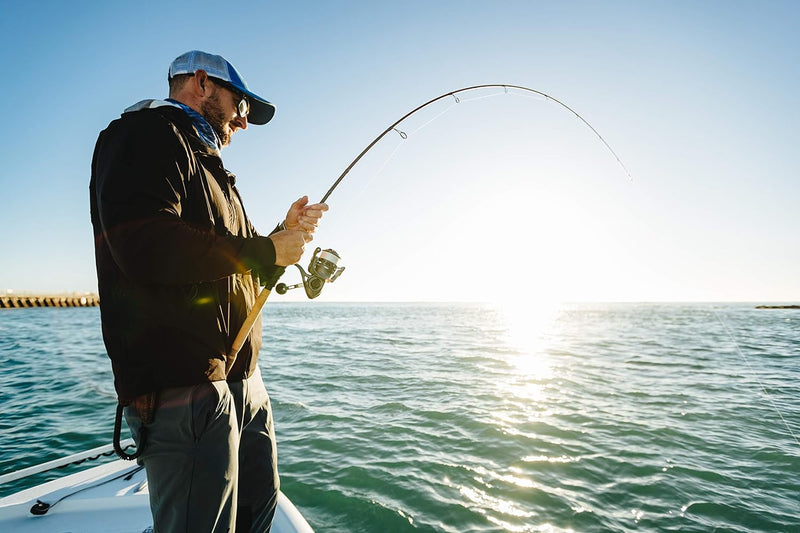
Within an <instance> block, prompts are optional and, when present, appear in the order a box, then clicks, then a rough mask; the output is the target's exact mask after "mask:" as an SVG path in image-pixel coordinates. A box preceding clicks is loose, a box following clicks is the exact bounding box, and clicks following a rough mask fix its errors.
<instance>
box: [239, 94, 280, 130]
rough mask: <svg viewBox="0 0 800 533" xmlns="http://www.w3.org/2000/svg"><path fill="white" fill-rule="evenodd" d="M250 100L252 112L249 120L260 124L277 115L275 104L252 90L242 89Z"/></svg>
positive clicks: (248, 116)
mask: <svg viewBox="0 0 800 533" xmlns="http://www.w3.org/2000/svg"><path fill="white" fill-rule="evenodd" d="M242 92H243V93H245V94H246V95H247V98H248V99H249V100H250V113H249V114H248V115H247V122H248V123H250V124H255V125H257V126H260V125H262V124H266V123H267V122H269V121H270V120H272V117H274V116H275V106H274V105H272V104H271V103H270V102H268V101H266V100H264V99H263V98H261V97H260V96H258V95H257V94H254V93H251V92H250V91H242Z"/></svg>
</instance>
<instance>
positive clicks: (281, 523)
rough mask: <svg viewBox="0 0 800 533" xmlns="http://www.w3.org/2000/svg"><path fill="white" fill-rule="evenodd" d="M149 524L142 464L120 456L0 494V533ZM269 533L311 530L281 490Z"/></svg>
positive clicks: (123, 529) (62, 532) (136, 531)
mask: <svg viewBox="0 0 800 533" xmlns="http://www.w3.org/2000/svg"><path fill="white" fill-rule="evenodd" d="M37 502H42V504H37ZM34 506H36V507H37V509H38V510H40V511H44V513H43V514H40V515H37V514H34V513H33V512H32V509H33V508H34ZM152 524H153V519H152V517H151V515H150V502H149V494H148V491H147V477H146V475H145V471H144V468H142V467H139V466H138V465H137V464H136V463H135V462H133V463H132V462H128V461H123V460H121V459H120V460H116V461H113V462H110V463H107V464H103V465H100V466H94V467H91V468H88V469H85V470H82V471H80V472H77V473H75V474H71V475H68V476H64V477H61V478H58V479H54V480H52V481H49V482H47V483H43V484H41V485H37V486H35V487H32V488H30V489H26V490H23V491H21V492H18V493H16V494H12V495H10V496H6V497H4V498H0V531H2V532H14V533H67V532H71V533H78V532H85V533H145V532H148V533H149V532H151V531H152ZM272 531H273V532H274V533H313V530H312V529H311V527H310V526H309V525H308V522H306V520H305V519H304V518H303V516H302V515H301V514H300V512H299V511H298V510H297V508H296V507H295V506H294V505H293V504H292V502H291V501H289V499H288V498H287V497H286V496H285V495H284V494H283V493H279V495H278V508H277V510H276V512H275V520H274V522H273V526H272Z"/></svg>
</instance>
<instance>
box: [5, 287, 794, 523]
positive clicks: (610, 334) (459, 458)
mask: <svg viewBox="0 0 800 533" xmlns="http://www.w3.org/2000/svg"><path fill="white" fill-rule="evenodd" d="M264 319H265V320H264V323H265V327H264V337H265V353H263V354H262V359H261V367H262V371H263V375H264V380H265V383H266V385H267V388H268V390H269V391H270V395H271V397H272V402H273V409H274V412H275V418H276V425H277V433H278V439H279V460H280V470H281V476H282V489H283V491H284V492H285V493H286V494H287V495H288V496H289V498H290V499H291V500H292V501H293V502H294V503H295V505H296V506H297V507H298V508H299V509H300V510H301V512H302V513H303V514H304V515H305V517H306V518H307V520H308V521H309V522H310V523H311V525H312V526H313V527H314V528H315V529H316V530H317V531H319V532H395V531H396V532H405V531H409V532H417V531H431V532H434V531H436V532H454V533H455V532H458V533H467V532H489V531H491V532H500V531H510V532H539V531H542V532H545V531H547V532H549V531H552V532H566V531H576V532H583V531H590V532H591V531H620V532H621V531H681V532H687V531H689V532H691V531H697V532H707V531H720V532H721V531H726V532H727V531H730V532H760V531H763V532H783V531H786V532H797V531H800V441H798V436H800V388H799V387H798V384H800V311H797V310H758V309H755V308H754V305H753V304H691V305H680V304H662V305H655V304H580V305H578V304H575V305H566V306H562V307H560V308H554V309H542V310H537V309H534V308H533V307H531V308H528V309H517V310H515V311H512V310H504V309H502V308H498V307H495V306H492V305H483V304H333V303H318V302H308V303H274V302H273V303H268V304H267V306H266V308H265V311H264ZM0 361H1V362H2V367H3V370H4V371H3V372H2V374H0V473H5V472H8V471H12V470H16V469H19V468H23V467H26V466H30V465H33V464H38V463H40V462H44V461H46V460H50V459H54V458H58V457H62V456H64V455H68V454H70V453H76V452H79V451H83V450H85V449H89V448H92V447H95V446H101V445H104V444H108V443H109V442H110V440H111V430H112V427H113V415H114V405H115V400H114V395H113V386H112V376H111V371H110V365H109V363H108V361H107V359H106V356H105V352H104V348H103V344H102V340H101V336H100V325H99V312H98V310H97V309H91V308H90V309H76V308H68V309H11V310H2V311H0ZM42 477H43V478H44V476H42ZM35 481H39V482H40V481H42V479H38V480H35ZM24 483H26V481H21V482H17V483H15V484H11V485H7V486H3V487H0V495H5V494H8V493H10V492H13V491H15V490H19V489H20V488H22V486H23V484H24ZM27 483H30V481H27Z"/></svg>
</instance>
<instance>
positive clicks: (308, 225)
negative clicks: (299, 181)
mask: <svg viewBox="0 0 800 533" xmlns="http://www.w3.org/2000/svg"><path fill="white" fill-rule="evenodd" d="M327 210H328V205H327V204H311V205H308V196H303V197H302V198H300V199H299V200H297V201H296V202H295V203H293V204H292V206H291V207H290V208H289V212H288V213H286V220H285V221H284V222H283V224H284V225H285V226H286V229H299V230H303V231H305V232H306V233H311V234H313V233H314V231H316V229H317V226H318V225H319V221H320V219H321V218H322V213H324V212H325V211H327Z"/></svg>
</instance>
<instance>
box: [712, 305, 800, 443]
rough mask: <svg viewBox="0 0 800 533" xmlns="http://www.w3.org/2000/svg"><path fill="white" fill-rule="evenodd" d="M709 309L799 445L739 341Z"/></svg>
mask: <svg viewBox="0 0 800 533" xmlns="http://www.w3.org/2000/svg"><path fill="white" fill-rule="evenodd" d="M711 310H712V311H713V312H714V316H716V317H717V320H719V323H720V324H722V327H723V328H724V329H725V332H726V333H727V334H728V338H729V339H730V340H731V342H732V343H733V346H734V347H735V348H736V353H738V354H739V357H741V358H742V359H743V360H744V362H745V364H746V365H747V368H748V369H750V374H751V375H752V376H753V379H755V380H756V383H758V386H759V387H760V388H761V394H762V395H763V396H764V397H765V398H766V399H767V400H768V401H769V403H770V404H771V405H772V408H773V409H774V410H775V412H776V413H778V417H780V419H781V421H782V422H783V425H784V426H786V431H788V432H789V435H791V436H792V438H793V439H794V442H795V443H796V444H797V445H798V446H800V439H798V438H797V435H795V434H794V432H793V431H792V428H791V427H789V423H788V422H786V419H785V418H784V417H783V413H781V410H780V409H779V408H778V406H777V405H776V404H775V401H774V400H773V399H772V396H770V394H769V393H768V392H767V388H766V387H765V386H764V384H763V383H762V382H761V380H760V379H758V375H757V374H756V373H755V370H754V369H753V365H751V364H750V360H749V359H748V358H747V357H746V356H745V355H744V351H742V348H741V347H740V346H739V343H738V342H737V341H736V338H735V337H734V336H733V332H732V331H731V330H730V328H729V327H728V324H727V323H726V322H725V321H724V320H723V319H722V317H721V316H720V314H719V313H717V309H716V307H712V308H711Z"/></svg>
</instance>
